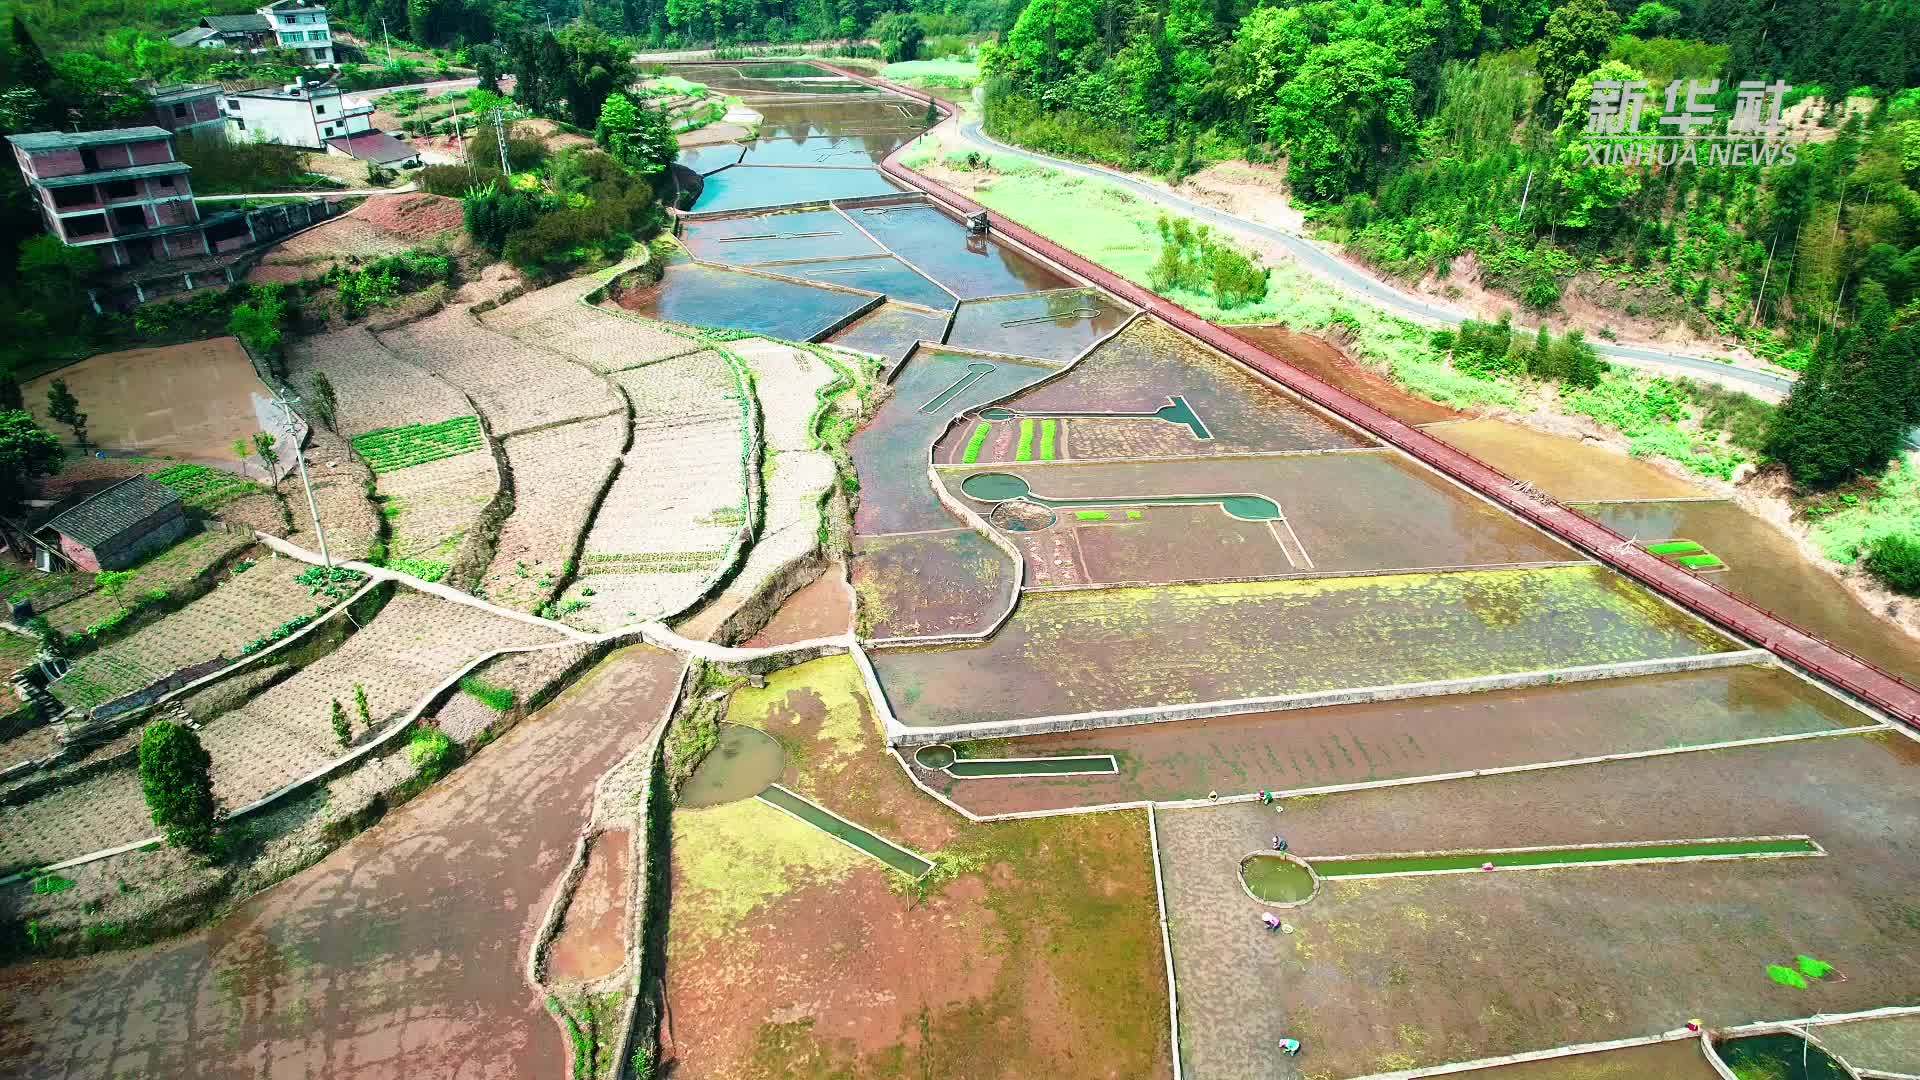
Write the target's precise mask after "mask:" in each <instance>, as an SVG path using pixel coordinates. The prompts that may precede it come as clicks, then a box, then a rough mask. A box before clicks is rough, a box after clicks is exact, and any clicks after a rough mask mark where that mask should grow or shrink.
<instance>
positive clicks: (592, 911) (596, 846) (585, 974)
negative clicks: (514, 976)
mask: <svg viewBox="0 0 1920 1080" xmlns="http://www.w3.org/2000/svg"><path fill="white" fill-rule="evenodd" d="M628 839H629V838H628V835H627V830H625V829H608V830H607V831H606V832H603V833H601V834H600V835H599V836H596V837H594V838H593V841H592V843H591V844H590V845H589V846H588V848H587V870H586V873H585V874H584V875H582V876H581V878H580V884H579V886H578V887H576V888H575V889H574V891H573V898H572V899H571V900H569V901H568V902H567V911H566V915H565V917H564V920H563V921H562V922H561V924H560V932H559V933H558V934H556V935H555V936H554V939H553V943H552V944H551V945H549V946H548V948H547V975H548V977H549V978H551V979H553V980H555V981H558V982H589V981H592V980H594V979H600V978H605V977H606V976H608V975H611V974H613V973H614V972H616V971H618V970H620V965H622V964H624V963H626V960H627V883H628V882H629V881H630V880H631V878H632V867H633V852H632V845H631V844H630V843H629V842H628Z"/></svg>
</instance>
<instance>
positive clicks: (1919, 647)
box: [1579, 501, 1920, 681]
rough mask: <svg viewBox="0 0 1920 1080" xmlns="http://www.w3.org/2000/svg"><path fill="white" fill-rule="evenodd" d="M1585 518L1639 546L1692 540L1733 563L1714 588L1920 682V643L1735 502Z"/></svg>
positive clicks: (1617, 510) (1590, 511)
mask: <svg viewBox="0 0 1920 1080" xmlns="http://www.w3.org/2000/svg"><path fill="white" fill-rule="evenodd" d="M1579 510H1580V512H1581V513H1583V514H1585V515H1587V516H1588V517H1591V518H1593V519H1595V520H1596V521H1599V522H1601V523H1602V524H1605V525H1607V526H1609V527H1610V528H1612V529H1614V530H1615V531H1616V532H1618V533H1620V534H1621V535H1622V536H1625V537H1627V538H1629V539H1632V540H1638V541H1640V542H1641V543H1646V542H1649V541H1654V540H1673V539H1686V540H1692V541H1694V542H1696V543H1698V544H1700V545H1702V546H1704V547H1705V548H1706V549H1707V550H1708V551H1711V552H1713V553H1714V554H1715V555H1718V556H1719V557H1720V558H1721V560H1722V561H1723V562H1725V563H1726V564H1727V567H1728V569H1727V570H1726V571H1725V572H1724V573H1716V574H1714V575H1713V577H1712V581H1713V583H1714V584H1716V585H1719V586H1721V587H1722V588H1725V589H1727V590H1729V591H1731V592H1733V593H1735V594H1736V595H1739V596H1744V597H1746V598H1747V599H1749V600H1751V601H1753V602H1754V603H1756V604H1758V605H1760V606H1761V607H1763V608H1766V609H1767V610H1769V611H1777V612H1779V613H1780V614H1782V615H1784V616H1786V617H1787V618H1789V619H1791V620H1793V621H1794V622H1796V623H1798V624H1800V625H1801V626H1804V627H1806V628H1807V629H1808V630H1811V631H1813V632H1814V633H1816V634H1819V635H1820V636H1821V637H1823V638H1825V639H1827V640H1828V641H1831V642H1833V643H1834V644H1835V645H1838V646H1840V647H1841V648H1843V649H1848V650H1851V651H1852V652H1855V653H1858V654H1859V655H1861V656H1864V657H1866V658H1867V659H1869V660H1871V661H1873V662H1874V663H1876V664H1879V665H1881V666H1882V667H1885V668H1887V669H1888V670H1890V671H1893V672H1895V673H1896V674H1899V675H1901V676H1903V677H1905V678H1907V679H1908V680H1910V681H1915V680H1920V639H1916V638H1915V637H1913V636H1912V635H1910V634H1907V633H1905V632H1903V631H1902V630H1901V629H1900V628H1899V627H1898V626H1890V625H1888V623H1887V621H1886V620H1883V619H1881V618H1880V617H1879V616H1877V615H1875V614H1874V613H1873V612H1872V611H1869V610H1868V609H1867V608H1865V607H1863V606H1861V604H1860V601H1858V600H1856V599H1854V597H1853V594H1852V593H1851V592H1849V591H1848V590H1847V587H1846V586H1845V585H1844V584H1842V583H1841V582H1840V580H1839V579H1838V578H1836V577H1834V576H1833V575H1832V574H1829V573H1826V572H1825V571H1824V570H1823V569H1822V568H1821V567H1820V566H1817V565H1815V564H1814V563H1813V562H1811V561H1809V560H1808V559H1807V557H1806V556H1804V555H1802V554H1801V553H1800V549H1799V547H1798V546H1797V545H1796V544H1795V543H1794V541H1793V538H1792V537H1790V536H1788V535H1787V534H1785V533H1783V532H1781V531H1780V530H1779V529H1776V528H1774V527H1773V526H1772V525H1771V524H1769V523H1768V522H1766V521H1764V520H1762V519H1760V518H1759V517H1756V516H1755V515H1753V514H1749V513H1747V512H1746V511H1744V510H1742V509H1741V508H1740V507H1739V505H1738V504H1736V503H1733V502H1731V501H1727V502H1645V503H1604V504H1600V505H1597V506H1594V505H1589V506H1583V507H1580V508H1579Z"/></svg>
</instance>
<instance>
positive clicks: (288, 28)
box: [258, 0, 333, 64]
mask: <svg viewBox="0 0 1920 1080" xmlns="http://www.w3.org/2000/svg"><path fill="white" fill-rule="evenodd" d="M258 11H259V13H260V14H261V15H263V16H265V17H266V20H267V25H268V27H269V28H270V29H271V30H272V31H273V34H274V37H276V38H277V39H278V44H279V46H280V48H283V49H294V50H296V51H298V52H299V53H300V55H301V56H302V57H304V58H305V59H306V61H307V63H309V64H332V63H333V30H332V28H330V27H329V26H328V25H327V8H326V5H324V4H314V3H308V2H307V0H274V2H273V3H271V4H268V5H267V6H266V7H263V8H259V9H258Z"/></svg>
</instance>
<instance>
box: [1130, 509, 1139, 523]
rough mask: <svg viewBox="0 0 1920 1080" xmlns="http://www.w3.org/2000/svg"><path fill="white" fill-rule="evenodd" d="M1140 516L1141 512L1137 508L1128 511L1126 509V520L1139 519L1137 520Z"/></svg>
mask: <svg viewBox="0 0 1920 1080" xmlns="http://www.w3.org/2000/svg"><path fill="white" fill-rule="evenodd" d="M1141 516H1142V515H1141V513H1140V511H1138V510H1129V511H1127V520H1128V521H1139V520H1140V518H1141Z"/></svg>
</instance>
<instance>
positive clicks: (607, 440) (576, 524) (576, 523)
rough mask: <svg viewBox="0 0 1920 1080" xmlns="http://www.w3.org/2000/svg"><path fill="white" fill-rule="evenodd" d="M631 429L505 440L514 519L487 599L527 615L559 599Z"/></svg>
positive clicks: (584, 429)
mask: <svg viewBox="0 0 1920 1080" xmlns="http://www.w3.org/2000/svg"><path fill="white" fill-rule="evenodd" d="M626 428H627V423H626V418H625V417H622V416H605V417H601V418H600V419H598V420H582V421H579V422H577V423H572V424H562V425H561V426H559V427H555V428H548V429H547V430H545V431H533V432H528V433H527V434H524V435H515V436H514V437H512V438H510V439H508V440H506V441H505V443H504V449H505V450H506V454H507V467H508V468H509V469H511V470H512V471H513V483H514V490H513V513H512V514H511V515H509V516H508V517H507V520H506V523H505V524H504V525H502V526H501V528H500V540H499V543H498V544H497V545H496V546H495V547H494V551H493V561H492V562H491V563H489V564H488V566H487V570H486V573H485V574H484V575H483V576H482V577H481V579H480V588H479V591H480V592H481V594H483V595H485V596H486V597H487V598H488V599H490V600H492V601H493V602H494V603H496V604H503V605H505V606H507V607H513V608H519V609H521V610H524V611H531V610H533V609H534V608H537V607H539V606H540V605H541V604H543V603H545V602H546V601H547V600H548V599H549V598H550V597H551V595H552V593H553V589H554V586H555V584H556V583H557V582H558V581H559V580H560V579H561V578H562V577H563V576H564V575H565V573H566V564H567V561H568V560H569V559H571V558H573V553H574V549H575V547H576V545H577V543H578V541H579V538H580V536H581V534H582V533H583V532H584V530H585V529H586V528H587V519H588V515H589V514H590V513H591V512H592V510H593V500H594V499H595V498H596V497H597V496H598V495H599V494H600V492H601V490H602V489H603V488H605V487H606V482H607V474H608V472H609V471H610V470H612V468H613V466H614V463H615V462H616V461H618V460H619V458H620V447H621V444H622V443H624V442H625V441H626V434H627V431H626Z"/></svg>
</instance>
